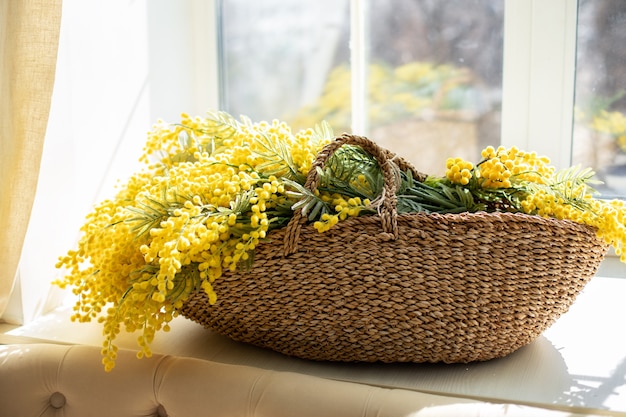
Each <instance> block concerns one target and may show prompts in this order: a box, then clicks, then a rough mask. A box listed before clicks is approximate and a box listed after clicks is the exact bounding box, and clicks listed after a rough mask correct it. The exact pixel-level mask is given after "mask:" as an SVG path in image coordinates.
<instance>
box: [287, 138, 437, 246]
mask: <svg viewBox="0 0 626 417" xmlns="http://www.w3.org/2000/svg"><path fill="white" fill-rule="evenodd" d="M343 145H357V146H359V147H361V148H362V149H363V150H364V151H365V152H367V153H369V154H370V155H372V156H373V157H374V158H375V159H376V161H377V162H378V165H379V166H380V168H381V170H382V173H383V178H384V186H383V191H382V194H381V196H380V197H379V198H377V200H378V202H377V203H378V204H377V206H378V214H379V216H380V218H381V224H382V229H383V232H385V233H390V234H391V235H393V239H397V238H398V222H397V217H398V212H397V210H396V200H397V198H396V191H397V189H398V186H399V184H398V183H397V181H396V180H397V168H399V169H400V170H402V171H410V172H411V174H412V175H413V178H415V179H416V180H418V181H424V180H425V179H426V175H425V174H423V173H421V172H419V171H417V170H416V169H415V168H414V167H413V166H412V165H411V164H410V163H409V162H407V161H406V160H404V159H402V158H400V157H399V156H397V155H395V154H394V153H392V152H391V151H389V150H387V149H384V148H382V147H380V146H378V145H377V144H376V143H375V142H373V141H371V140H370V139H367V138H366V137H363V136H356V135H350V134H348V133H344V134H343V135H341V136H339V137H337V138H336V139H335V140H334V141H333V142H331V143H329V144H328V145H326V146H324V148H323V149H322V150H321V151H320V152H319V153H318V154H317V156H316V158H315V161H313V164H312V165H311V169H310V170H309V172H308V174H307V178H306V182H305V184H304V187H305V188H306V189H308V190H310V191H315V190H317V187H318V186H319V181H320V178H319V174H318V170H317V168H318V167H319V168H321V169H323V168H324V166H325V165H326V161H328V159H329V158H330V157H331V156H332V155H333V154H334V153H335V152H336V151H337V150H338V149H339V148H341V147H342V146H343ZM306 221H307V219H306V217H305V216H303V215H302V211H301V210H297V211H296V212H294V214H293V217H292V218H291V220H290V221H289V223H288V224H287V227H286V233H285V239H284V242H283V246H284V254H285V255H289V254H291V253H294V252H296V251H297V249H298V240H299V237H300V229H301V228H302V226H303V225H304V224H305V223H306Z"/></svg>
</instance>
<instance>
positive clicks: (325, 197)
mask: <svg viewBox="0 0 626 417" xmlns="http://www.w3.org/2000/svg"><path fill="white" fill-rule="evenodd" d="M320 198H321V199H322V201H325V202H327V203H330V205H331V206H332V207H334V209H335V214H329V213H324V214H322V216H321V218H320V220H318V221H316V222H315V223H313V226H314V227H315V229H317V231H318V232H320V233H323V232H326V231H328V230H329V229H330V228H331V227H333V226H334V225H336V224H337V223H339V221H340V220H345V219H346V218H348V217H355V216H358V215H359V213H360V212H361V210H363V209H365V208H367V207H368V206H369V205H370V203H371V202H370V200H368V199H365V200H363V201H361V198H359V197H353V198H346V197H345V196H342V195H341V194H337V193H333V194H328V193H320Z"/></svg>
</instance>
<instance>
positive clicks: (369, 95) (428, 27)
mask: <svg viewBox="0 0 626 417" xmlns="http://www.w3.org/2000/svg"><path fill="white" fill-rule="evenodd" d="M220 7H221V14H220V18H221V24H220V27H221V28H222V30H221V36H220V41H221V51H222V54H223V55H222V57H223V59H222V60H221V72H222V74H223V84H222V86H221V87H222V92H223V95H222V99H223V101H222V102H223V106H222V107H223V108H224V109H225V110H227V111H229V112H231V113H232V114H234V115H237V114H246V115H248V116H250V117H252V118H253V119H255V120H258V119H272V118H281V119H284V120H287V121H288V122H289V123H290V125H291V126H292V127H293V128H295V129H299V128H305V127H312V126H314V125H316V124H319V123H320V122H321V121H323V120H325V121H327V122H329V123H330V125H331V126H332V127H333V129H334V130H335V133H337V134H339V133H341V132H344V131H352V132H353V133H355V134H360V135H367V136H370V137H371V138H372V139H374V140H376V141H377V142H378V143H380V144H381V145H382V146H384V147H387V148H388V149H391V150H393V151H395V152H396V153H398V154H399V155H401V156H403V157H405V158H406V159H408V160H410V161H412V162H413V163H414V164H415V165H416V166H417V167H418V168H419V169H420V170H422V171H424V172H427V173H433V174H435V173H438V174H441V173H442V172H441V171H442V169H443V167H444V165H445V158H446V157H447V156H450V155H451V154H456V155H457V156H464V157H466V158H468V159H472V160H475V159H476V158H477V157H478V154H479V152H480V150H481V149H482V148H484V147H485V146H487V145H497V144H499V143H500V107H501V106H500V105H501V97H502V58H503V54H502V52H503V23H504V1H503V0H471V1H469V2H468V1H466V0H464V1H460V0H446V1H428V0H427V1H423V0H421V1H415V0H399V1H394V2H388V1H382V0H368V1H352V2H348V1H305V2H303V1H298V0H287V1H285V0H273V1H264V2H256V3H250V2H246V1H241V0H223V1H220Z"/></svg>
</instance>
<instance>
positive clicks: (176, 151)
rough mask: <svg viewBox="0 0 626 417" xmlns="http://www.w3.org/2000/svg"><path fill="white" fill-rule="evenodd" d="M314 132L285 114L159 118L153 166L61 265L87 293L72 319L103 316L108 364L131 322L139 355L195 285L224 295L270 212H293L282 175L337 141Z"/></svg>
mask: <svg viewBox="0 0 626 417" xmlns="http://www.w3.org/2000/svg"><path fill="white" fill-rule="evenodd" d="M216 131H217V133H219V134H215V132H216ZM211 132H213V133H211ZM312 136H313V131H312V130H310V129H309V130H304V131H301V132H298V133H296V134H292V132H291V129H290V128H289V126H287V125H286V124H285V123H283V122H279V121H273V122H271V123H267V122H260V123H255V124H252V123H242V124H238V125H237V126H236V127H233V126H229V125H228V124H224V123H223V121H219V120H217V121H216V120H215V118H210V117H208V118H201V117H196V118H191V117H189V116H188V115H186V114H183V116H182V120H181V123H180V124H178V125H169V124H165V123H163V122H159V123H158V124H157V125H155V127H154V129H153V130H152V131H151V132H150V133H149V135H148V140H147V142H146V146H145V150H144V155H142V157H141V160H142V161H144V162H145V163H148V164H149V165H148V168H147V169H146V170H145V171H142V172H140V173H138V174H136V175H134V176H133V177H132V178H130V179H129V181H128V182H127V183H126V184H125V185H124V186H123V187H121V189H120V190H119V192H118V194H117V195H116V196H115V198H113V199H110V200H105V201H103V202H102V203H100V204H99V205H97V206H96V207H95V208H94V210H93V211H92V212H91V213H90V214H89V215H88V216H87V219H86V220H87V221H86V223H85V225H84V226H83V228H82V229H81V231H82V235H81V238H80V240H79V242H78V247H77V249H76V250H71V251H69V252H68V253H67V255H66V256H63V257H61V258H60V260H59V263H58V264H57V267H59V268H64V269H66V270H67V274H66V276H65V277H64V278H63V279H61V280H59V281H58V282H57V284H58V285H59V286H61V287H66V286H69V287H73V292H74V293H75V294H76V295H77V296H78V300H77V303H76V305H75V308H74V309H75V314H74V316H73V317H72V319H73V320H77V321H91V320H92V319H95V318H97V317H98V320H99V321H100V322H102V323H103V325H104V330H103V332H104V336H105V341H104V345H103V351H102V353H103V356H104V358H103V364H104V366H105V369H106V370H111V369H112V368H113V366H114V364H115V359H116V356H117V353H116V352H117V347H116V346H115V345H114V343H113V342H114V339H115V338H116V336H117V335H118V334H119V332H120V330H121V326H122V325H123V326H124V329H125V330H126V331H129V332H133V331H136V330H137V331H139V332H140V336H139V338H138V344H139V346H140V347H141V351H140V353H139V354H138V356H140V357H141V356H150V355H151V351H150V347H149V346H150V344H151V342H152V341H153V338H154V335H155V333H156V332H157V331H159V330H165V331H167V330H168V329H169V327H168V323H169V322H170V321H171V320H172V319H173V318H174V317H175V316H176V314H177V309H179V308H180V307H181V306H182V303H183V302H184V301H185V300H186V299H187V298H188V296H189V294H190V293H192V292H193V291H196V290H199V289H201V288H202V289H203V290H204V291H205V292H206V293H207V295H208V297H209V300H210V301H211V302H215V300H216V294H215V292H214V290H213V285H212V284H213V283H214V281H215V280H216V279H218V278H219V277H220V276H221V275H222V273H223V271H224V270H231V271H232V270H235V269H236V268H238V266H239V265H241V264H242V263H244V264H245V263H246V261H248V260H249V258H250V254H251V252H252V251H254V249H255V247H256V246H257V245H258V244H259V242H261V241H262V240H263V239H264V238H265V237H266V235H267V233H268V232H269V231H270V230H271V227H272V223H271V222H272V214H270V213H275V212H276V211H279V210H281V209H283V210H284V209H285V208H286V210H288V211H289V207H290V206H291V204H292V203H293V201H291V202H289V201H288V199H287V197H286V194H285V185H284V184H283V182H282V181H281V179H280V178H282V176H286V175H288V174H290V173H291V174H295V173H300V174H302V173H307V172H308V171H309V169H310V166H311V163H312V161H313V159H314V157H315V155H317V153H318V152H319V150H320V149H321V147H322V146H323V145H325V144H326V143H328V142H329V141H330V138H327V139H324V140H317V139H316V140H313V138H312ZM281 149H282V150H283V151H284V154H286V155H289V157H290V159H289V161H287V160H285V159H281V158H280V157H279V156H280V155H277V152H280V150H281ZM155 155H156V156H158V157H159V158H158V160H157V161H156V162H154V163H150V162H149V161H150V158H151V157H152V156H155ZM282 156H284V155H282ZM291 171H295V172H291ZM288 214H289V213H287V214H285V215H288Z"/></svg>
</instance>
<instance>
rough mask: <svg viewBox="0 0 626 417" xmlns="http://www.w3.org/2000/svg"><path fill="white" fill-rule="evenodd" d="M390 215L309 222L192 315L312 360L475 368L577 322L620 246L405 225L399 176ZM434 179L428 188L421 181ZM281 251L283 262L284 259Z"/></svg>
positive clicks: (532, 223) (271, 245)
mask: <svg viewBox="0 0 626 417" xmlns="http://www.w3.org/2000/svg"><path fill="white" fill-rule="evenodd" d="M344 143H350V144H359V145H360V146H363V147H364V149H365V150H366V151H368V152H370V153H371V154H372V155H374V156H375V157H376V158H377V159H378V161H379V163H380V164H381V167H382V169H383V172H384V174H385V181H386V184H385V193H384V196H383V198H382V199H381V202H380V203H381V205H380V210H379V215H373V216H361V217H355V218H349V219H347V220H345V221H342V222H339V224H337V225H336V226H334V227H333V228H331V229H330V230H329V231H327V232H324V233H319V232H318V231H317V230H315V229H314V228H313V226H312V225H307V224H304V220H303V219H301V218H300V216H299V215H298V214H296V215H295V216H294V218H293V219H292V221H291V222H290V223H289V225H288V226H287V227H286V228H284V229H279V230H276V231H274V232H272V233H270V234H269V236H268V238H269V240H270V241H269V242H266V243H263V244H261V245H259V246H258V247H257V249H256V253H255V260H254V264H253V266H252V268H251V270H249V271H247V272H236V273H232V272H226V273H225V274H224V276H222V277H221V278H220V279H219V280H218V281H216V282H215V283H214V288H215V291H216V293H217V302H216V303H215V304H214V305H212V306H211V305H210V304H209V303H208V300H207V298H206V296H205V295H204V293H203V292H202V291H199V292H197V293H195V294H194V295H193V296H192V297H191V298H190V299H189V300H188V301H187V302H186V304H185V305H184V306H183V308H182V309H181V310H180V312H181V314H182V315H184V316H186V317H187V318H189V319H191V320H194V321H196V322H198V323H201V324H203V325H204V326H206V327H208V328H210V329H213V330H214V331H216V332H218V333H221V334H223V335H226V336H228V337H230V338H232V339H234V340H238V341H244V342H247V343H250V344H253V345H257V346H261V347H266V348H270V349H273V350H275V351H278V352H281V353H284V354H286V355H292V356H297V357H300V358H305V359H314V360H329V361H367V362H375V361H382V362H449V363H451V362H471V361H483V360H489V359H493V358H498V357H502V356H505V355H507V354H509V353H511V352H513V351H515V350H517V349H518V348H520V347H522V346H524V345H526V344H528V343H530V342H531V341H533V340H534V339H535V338H537V337H538V336H539V335H540V334H541V333H542V332H543V331H544V330H545V329H546V328H548V327H549V326H550V325H551V324H552V323H553V322H554V321H555V320H556V319H557V318H558V317H559V316H560V315H561V314H563V313H564V312H566V311H567V310H568V308H569V307H570V305H571V304H572V302H573V301H574V299H575V298H576V296H577V295H578V293H579V292H580V291H581V290H582V288H583V287H584V286H585V284H586V283H587V282H588V281H589V279H590V278H591V277H592V276H593V275H594V274H595V273H596V271H597V268H598V266H599V264H600V262H601V261H602V259H603V258H604V255H605V254H606V251H607V246H606V245H605V244H604V243H602V242H601V241H600V240H599V239H598V238H597V237H596V233H595V230H594V229H593V228H591V227H588V226H584V225H580V224H577V223H574V222H571V221H566V220H556V219H546V218H541V217H538V216H530V215H525V214H512V213H483V212H481V213H463V214H445V215H437V214H425V213H415V214H403V215H398V214H397V212H396V210H395V193H394V192H390V190H394V191H395V184H396V179H395V176H394V175H395V174H394V170H395V168H393V166H392V164H397V165H400V166H401V169H403V170H404V169H410V168H409V167H408V165H407V164H406V163H405V162H404V161H402V160H401V159H398V158H393V155H392V154H391V153H390V152H388V151H385V150H381V149H379V148H378V147H377V146H376V145H375V144H374V143H373V142H371V141H369V140H367V139H365V138H362V137H358V136H351V135H344V136H342V137H340V138H339V139H338V140H337V141H335V142H333V143H331V144H330V145H328V146H327V147H326V148H325V149H324V150H323V151H322V152H320V154H319V155H318V157H317V160H316V161H315V163H314V167H313V169H312V170H311V173H310V174H309V177H308V180H307V186H308V187H310V189H315V187H316V186H317V178H316V175H315V174H314V173H313V171H315V166H323V165H324V163H325V161H326V160H327V158H328V157H329V156H330V155H331V154H332V152H334V151H335V150H336V149H337V148H338V147H340V146H342V145H343V144H344ZM418 178H422V179H423V176H418ZM281 244H282V245H283V246H282V248H283V250H282V251H281V250H280V249H281Z"/></svg>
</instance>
